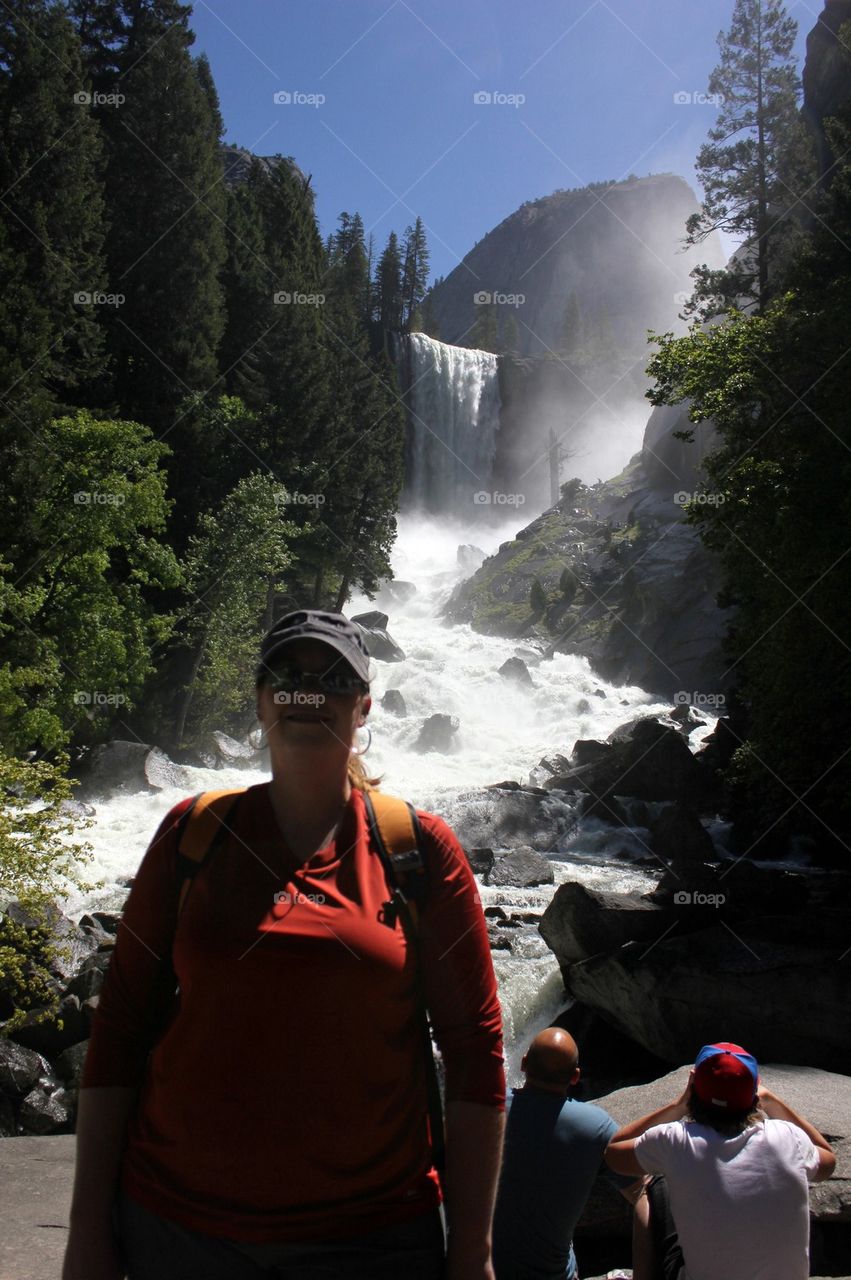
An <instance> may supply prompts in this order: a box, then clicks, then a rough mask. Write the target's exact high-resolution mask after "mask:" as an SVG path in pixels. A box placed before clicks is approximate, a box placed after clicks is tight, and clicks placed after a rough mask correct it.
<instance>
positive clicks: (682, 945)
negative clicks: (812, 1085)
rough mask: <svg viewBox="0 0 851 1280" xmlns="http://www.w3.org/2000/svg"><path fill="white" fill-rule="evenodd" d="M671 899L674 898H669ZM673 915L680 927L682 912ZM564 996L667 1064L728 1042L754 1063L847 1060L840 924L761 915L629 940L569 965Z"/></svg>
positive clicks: (844, 924) (830, 1064)
mask: <svg viewBox="0 0 851 1280" xmlns="http://www.w3.org/2000/svg"><path fill="white" fill-rule="evenodd" d="M675 901H676V898H675ZM693 909H694V907H693V905H691V904H685V905H683V906H682V907H681V910H682V912H683V914H684V916H685V918H686V927H688V926H689V923H690V921H689V918H688V913H690V912H692V911H693ZM565 982H566V985H567V986H568V988H569V990H570V992H571V994H572V995H573V996H574V997H575V998H576V999H578V1000H581V1001H582V1002H583V1003H584V1004H587V1005H589V1006H590V1007H591V1008H593V1009H596V1010H597V1011H598V1012H599V1013H600V1014H601V1015H602V1016H603V1017H604V1018H606V1020H607V1021H608V1022H610V1023H612V1025H613V1026H615V1027H617V1028H618V1029H619V1030H620V1031H622V1032H623V1033H624V1035H628V1036H629V1037H630V1038H632V1039H634V1040H637V1041H638V1042H639V1044H642V1045H644V1046H645V1047H646V1048H647V1049H649V1050H650V1051H651V1052H654V1053H657V1054H658V1055H659V1056H660V1057H662V1058H664V1059H665V1060H666V1061H669V1062H680V1061H683V1060H684V1059H688V1058H689V1057H693V1056H694V1054H695V1053H696V1051H697V1049H699V1048H700V1046H701V1045H702V1044H707V1043H709V1042H711V1041H713V1040H719V1039H724V1040H732V1041H735V1042H736V1043H739V1044H745V1045H747V1046H748V1047H749V1048H750V1049H751V1051H752V1052H753V1053H754V1054H755V1055H756V1057H757V1059H760V1060H761V1059H769V1060H770V1059H779V1058H781V1057H782V1058H784V1059H785V1060H786V1061H787V1062H793V1063H800V1064H812V1065H815V1066H818V1067H822V1068H824V1069H826V1070H844V1069H846V1068H847V1066H848V1063H849V1062H851V1023H849V1021H848V1019H846V1018H844V1017H841V1016H837V1010H841V1009H845V1008H847V1007H848V1003H849V1000H851V952H849V950H848V920H847V919H846V918H844V917H841V916H837V917H835V918H829V917H826V916H824V915H819V916H818V917H814V918H808V917H806V916H770V917H766V918H763V919H756V920H745V921H736V922H735V924H734V926H732V927H731V926H729V925H727V924H721V923H717V924H715V925H709V926H708V927H704V928H701V929H698V930H697V931H695V932H692V933H688V934H686V935H681V934H680V932H679V930H678V929H677V923H676V920H674V923H673V925H672V926H671V927H670V928H669V930H668V932H667V934H666V935H665V936H660V937H659V938H658V940H657V941H655V944H654V945H651V946H648V945H647V944H646V942H631V943H628V944H627V945H625V946H622V947H621V948H620V949H619V950H618V951H616V952H614V953H612V954H610V955H606V956H598V957H595V958H593V959H589V960H584V961H581V962H579V963H577V964H573V965H572V966H571V967H570V968H569V970H568V971H567V974H566V978H565Z"/></svg>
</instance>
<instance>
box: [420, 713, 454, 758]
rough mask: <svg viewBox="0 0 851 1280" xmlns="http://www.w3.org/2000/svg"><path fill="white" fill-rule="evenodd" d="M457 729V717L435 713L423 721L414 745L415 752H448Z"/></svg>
mask: <svg viewBox="0 0 851 1280" xmlns="http://www.w3.org/2000/svg"><path fill="white" fill-rule="evenodd" d="M458 729H459V721H458V718H457V716H450V715H446V714H445V713H444V712H442V711H438V712H436V713H435V714H434V715H432V716H429V717H428V719H427V720H426V721H424V723H423V726H422V728H421V729H420V732H419V736H418V738H417V740H416V742H415V743H414V750H415V751H421V752H426V751H450V750H451V749H452V745H453V739H454V737H455V734H456V733H457V732H458Z"/></svg>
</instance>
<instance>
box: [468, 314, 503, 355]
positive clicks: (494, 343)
mask: <svg viewBox="0 0 851 1280" xmlns="http://www.w3.org/2000/svg"><path fill="white" fill-rule="evenodd" d="M469 343H470V346H471V347H473V348H474V349H475V350H477V351H493V352H496V351H497V349H498V347H499V304H498V303H496V302H480V303H477V304H476V318H475V320H474V321H473V324H472V327H471V329H470V332H469Z"/></svg>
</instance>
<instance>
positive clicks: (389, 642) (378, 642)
mask: <svg viewBox="0 0 851 1280" xmlns="http://www.w3.org/2000/svg"><path fill="white" fill-rule="evenodd" d="M367 619H369V621H367ZM351 621H352V622H355V623H357V625H358V626H359V627H360V629H361V631H362V632H363V639H364V644H365V645H366V647H367V650H368V651H369V656H370V657H371V658H376V659H377V660H378V661H380V662H404V661H405V653H404V650H403V649H401V648H400V647H399V645H398V644H397V643H396V641H395V640H394V639H393V638H392V636H389V635H388V634H387V631H386V629H385V628H386V627H387V614H386V613H379V612H378V610H377V609H373V610H372V611H371V612H369V613H361V614H358V616H357V617H356V618H352V619H351Z"/></svg>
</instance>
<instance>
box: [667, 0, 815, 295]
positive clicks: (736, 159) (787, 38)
mask: <svg viewBox="0 0 851 1280" xmlns="http://www.w3.org/2000/svg"><path fill="white" fill-rule="evenodd" d="M796 34H797V23H796V22H795V20H794V19H793V18H791V17H790V16H789V14H788V13H787V10H786V6H785V5H784V4H783V3H782V0H736V5H735V9H734V11H733V20H732V23H731V26H730V30H729V31H728V32H727V33H724V32H722V33H721V34H720V35H719V37H718V43H719V47H720V51H721V59H720V62H719V63H718V66H717V67H716V68H715V69H714V71H713V72H712V74H711V76H710V80H709V92H710V93H711V94H715V95H719V98H720V101H721V106H720V110H719V114H718V121H717V124H716V125H715V126H714V128H712V129H710V131H709V142H707V143H705V144H704V146H703V147H702V148H701V150H700V153H699V155H698V159H697V171H698V175H699V177H700V181H701V183H702V185H703V188H704V200H703V206H702V209H701V211H700V212H699V213H696V214H692V216H691V217H690V218H689V220H688V223H687V231H688V237H687V241H688V243H689V244H698V243H700V242H701V241H702V240H704V239H705V238H706V237H707V236H709V235H711V234H712V233H713V232H714V231H726V232H728V233H729V234H731V235H733V236H735V237H736V238H739V237H742V238H744V246H743V250H741V251H740V252H739V253H738V254H737V255H736V258H735V259H734V261H733V262H732V263H731V264H730V266H729V267H728V268H726V269H725V270H722V271H712V270H710V269H709V268H708V267H705V266H703V267H698V268H696V269H695V271H694V272H693V273H692V274H693V276H694V278H695V281H696V284H695V295H694V298H693V300H692V303H691V304H690V305H689V307H688V308H687V310H691V311H697V312H698V313H699V314H700V315H701V316H703V317H704V318H708V317H711V316H712V315H716V314H718V313H719V312H723V311H725V310H726V309H727V308H728V307H729V306H730V305H736V304H737V303H740V304H741V305H745V306H756V307H758V308H762V307H764V306H765V305H766V303H767V301H768V298H769V268H770V263H771V261H772V258H773V257H774V256H776V255H777V254H778V253H779V244H775V241H780V240H781V238H782V237H783V235H784V234H785V233H787V232H788V231H789V229H790V225H789V216H790V213H791V211H792V210H793V209H794V207H795V205H796V204H797V203H798V199H797V196H796V194H795V191H794V190H793V189H792V187H793V186H794V187H797V189H798V190H799V191H803V190H804V188H805V187H806V186H807V185H809V182H811V181H812V176H814V175H810V178H809V182H808V179H807V172H808V170H809V169H811V165H812V157H811V149H810V148H808V147H806V146H805V145H804V141H803V139H804V129H803V125H802V124H801V122H800V120H799V118H798V110H797V105H798V95H799V90H800V84H799V79H798V75H797V71H796V68H795V60H794V43H795V36H796ZM793 156H794V157H795V162H794V163H791V161H792V157H793ZM790 183H791V184H792V186H790ZM784 222H785V228H784Z"/></svg>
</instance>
